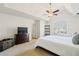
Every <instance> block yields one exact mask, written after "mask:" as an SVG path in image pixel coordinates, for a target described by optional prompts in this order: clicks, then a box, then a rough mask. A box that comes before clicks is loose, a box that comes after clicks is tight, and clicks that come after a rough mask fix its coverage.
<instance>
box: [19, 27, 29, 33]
mask: <svg viewBox="0 0 79 59" xmlns="http://www.w3.org/2000/svg"><path fill="white" fill-rule="evenodd" d="M18 33H28V28H27V27H18Z"/></svg>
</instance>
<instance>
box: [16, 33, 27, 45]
mask: <svg viewBox="0 0 79 59" xmlns="http://www.w3.org/2000/svg"><path fill="white" fill-rule="evenodd" d="M25 42H29V35H28V34H27V33H25V34H24V33H22V34H21V33H19V34H15V44H21V43H25Z"/></svg>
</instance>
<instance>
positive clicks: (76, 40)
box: [72, 34, 79, 44]
mask: <svg viewBox="0 0 79 59" xmlns="http://www.w3.org/2000/svg"><path fill="white" fill-rule="evenodd" d="M72 42H73V43H74V44H79V34H75V35H74V36H73V38H72Z"/></svg>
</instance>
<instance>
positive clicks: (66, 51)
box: [37, 35, 79, 56]
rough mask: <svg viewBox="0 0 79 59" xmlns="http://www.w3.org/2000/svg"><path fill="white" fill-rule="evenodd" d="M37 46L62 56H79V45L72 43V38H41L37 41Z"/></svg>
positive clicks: (54, 36)
mask: <svg viewBox="0 0 79 59" xmlns="http://www.w3.org/2000/svg"><path fill="white" fill-rule="evenodd" d="M37 46H41V47H43V48H45V49H47V50H49V51H51V52H54V53H56V54H58V55H62V56H75V55H76V56H77V55H79V45H74V44H73V43H72V37H70V36H68V37H67V36H56V35H52V36H46V37H41V38H39V39H38V41H37Z"/></svg>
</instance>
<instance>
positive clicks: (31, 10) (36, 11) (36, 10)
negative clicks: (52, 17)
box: [4, 3, 79, 19]
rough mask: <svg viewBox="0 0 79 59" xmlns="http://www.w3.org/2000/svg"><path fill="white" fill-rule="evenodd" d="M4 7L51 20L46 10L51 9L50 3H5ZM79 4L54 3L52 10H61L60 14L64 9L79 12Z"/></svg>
mask: <svg viewBox="0 0 79 59" xmlns="http://www.w3.org/2000/svg"><path fill="white" fill-rule="evenodd" d="M4 6H6V7H8V8H11V9H14V10H17V11H20V12H23V13H26V14H30V15H32V16H35V17H40V18H42V19H49V18H48V16H46V15H44V14H46V12H45V11H46V10H48V9H49V3H5V4H4ZM78 6H79V4H64V3H53V4H52V10H53V11H54V10H56V9H60V12H62V11H63V8H64V7H66V9H67V10H68V11H69V12H71V13H76V12H79V7H78Z"/></svg>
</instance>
